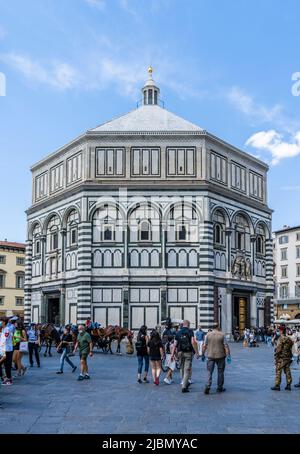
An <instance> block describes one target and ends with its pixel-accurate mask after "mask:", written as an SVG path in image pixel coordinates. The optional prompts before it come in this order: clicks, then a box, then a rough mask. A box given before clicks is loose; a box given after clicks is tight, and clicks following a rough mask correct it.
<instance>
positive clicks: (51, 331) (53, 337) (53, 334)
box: [39, 323, 60, 357]
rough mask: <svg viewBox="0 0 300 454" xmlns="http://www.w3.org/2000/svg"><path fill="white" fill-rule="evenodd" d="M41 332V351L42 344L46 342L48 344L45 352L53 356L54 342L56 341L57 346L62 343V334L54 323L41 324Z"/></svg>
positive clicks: (45, 354)
mask: <svg viewBox="0 0 300 454" xmlns="http://www.w3.org/2000/svg"><path fill="white" fill-rule="evenodd" d="M39 328H40V333H41V335H40V336H41V346H40V351H41V349H42V346H43V345H44V344H45V345H46V350H45V352H44V356H45V357H46V356H47V353H48V356H52V355H51V347H52V343H53V342H54V343H55V346H57V345H58V344H59V343H60V335H59V332H58V330H57V329H56V328H55V326H54V325H53V324H52V323H45V324H44V325H40V327H39Z"/></svg>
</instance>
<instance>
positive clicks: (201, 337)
mask: <svg viewBox="0 0 300 454" xmlns="http://www.w3.org/2000/svg"><path fill="white" fill-rule="evenodd" d="M195 335H196V341H197V344H198V351H199V355H200V356H201V357H202V361H204V360H205V356H204V355H203V352H202V348H203V344H204V338H205V332H204V331H203V329H202V328H201V325H199V326H198V329H197V331H196V333H195Z"/></svg>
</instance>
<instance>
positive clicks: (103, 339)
mask: <svg viewBox="0 0 300 454" xmlns="http://www.w3.org/2000/svg"><path fill="white" fill-rule="evenodd" d="M91 337H92V340H93V344H94V345H98V346H99V347H100V348H102V350H103V351H109V352H110V353H111V354H113V351H112V349H111V344H112V342H113V341H117V343H118V344H117V350H116V353H118V354H121V342H122V340H123V339H125V337H127V339H128V341H129V343H130V345H132V341H133V332H132V331H130V330H128V329H127V328H123V327H121V326H117V325H116V326H113V325H109V326H107V327H106V328H97V329H92V330H91Z"/></svg>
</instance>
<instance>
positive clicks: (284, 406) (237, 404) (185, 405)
mask: <svg viewBox="0 0 300 454" xmlns="http://www.w3.org/2000/svg"><path fill="white" fill-rule="evenodd" d="M231 349H232V358H233V361H232V364H231V365H229V366H227V368H226V383H225V387H226V392H225V393H224V394H221V395H219V394H216V392H215V385H214V387H213V389H212V392H211V394H210V395H209V396H206V395H204V393H203V388H204V384H205V380H206V366H205V363H202V362H201V361H200V360H198V361H194V369H193V380H194V384H193V385H192V387H191V392H190V393H189V394H182V393H181V392H180V386H179V382H180V377H179V374H178V373H176V375H175V382H176V384H172V385H170V386H168V385H165V384H164V383H161V384H160V386H159V387H155V386H154V385H153V384H152V383H149V384H138V383H136V369H137V360H136V358H135V357H128V356H126V355H123V356H121V357H120V356H117V355H113V356H111V355H110V354H107V355H106V354H102V353H98V352H97V353H96V354H95V356H94V358H93V359H91V360H90V361H89V362H90V373H91V380H90V381H87V380H85V381H83V382H78V381H77V380H76V379H77V375H74V374H72V373H71V371H70V368H69V366H68V365H67V364H66V365H65V373H64V374H63V375H56V374H55V372H56V371H57V369H58V364H59V355H57V354H55V355H54V356H53V357H52V358H46V359H44V358H43V357H42V367H41V369H38V368H36V367H34V368H33V369H29V370H28V372H27V374H26V375H25V377H24V378H21V379H15V384H14V386H11V387H3V386H2V387H1V390H0V392H1V394H0V400H1V402H2V408H1V410H0V433H22V434H23V433H57V434H62V433H66V434H70V433H99V434H103V433H104V434H114V433H126V434H127V433H154V434H161V433H169V434H172V433H176V434H178V433H183V434H184V433H197V434H208V433H225V434H228V433H238V434H239V433H250V434H252V433H257V434H260V433H272V434H273V433H274V434H278V433H284V434H288V433H299V432H300V421H299V409H300V390H297V389H293V390H292V392H288V391H285V390H284V389H282V391H281V392H273V391H271V390H270V386H272V385H273V382H274V366H273V349H272V348H267V347H265V346H260V347H259V348H253V349H251V348H243V347H242V346H241V345H235V344H232V345H231ZM74 361H75V362H76V364H78V363H79V358H78V356H77V357H75V358H74ZM24 363H25V364H26V363H27V357H25V358H24ZM292 374H293V380H294V383H296V382H297V381H298V378H299V375H300V367H299V366H297V365H293V366H292ZM284 384H285V383H284ZM282 388H283V387H282Z"/></svg>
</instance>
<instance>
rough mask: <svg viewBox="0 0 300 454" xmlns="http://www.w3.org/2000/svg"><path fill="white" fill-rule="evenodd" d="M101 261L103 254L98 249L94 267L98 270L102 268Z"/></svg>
mask: <svg viewBox="0 0 300 454" xmlns="http://www.w3.org/2000/svg"><path fill="white" fill-rule="evenodd" d="M101 259H102V253H101V251H99V249H97V250H96V251H95V252H94V266H95V267H96V268H99V267H101V265H102V263H101V262H102V260H101Z"/></svg>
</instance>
